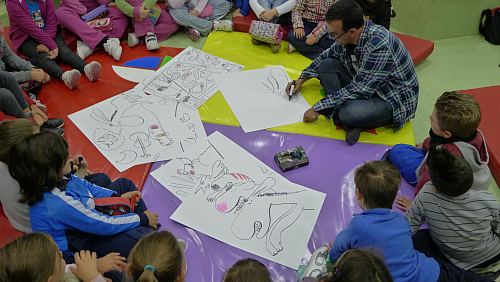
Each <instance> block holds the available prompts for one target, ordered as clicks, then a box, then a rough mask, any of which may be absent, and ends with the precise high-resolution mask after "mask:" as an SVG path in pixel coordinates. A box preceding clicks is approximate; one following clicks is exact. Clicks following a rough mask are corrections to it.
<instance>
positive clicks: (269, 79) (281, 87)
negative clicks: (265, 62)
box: [262, 68, 299, 102]
mask: <svg viewBox="0 0 500 282" xmlns="http://www.w3.org/2000/svg"><path fill="white" fill-rule="evenodd" d="M288 79H289V78H288V74H287V73H286V72H285V70H284V69H283V68H270V69H269V74H268V75H267V76H266V81H265V82H262V84H263V85H264V86H265V87H266V88H267V89H269V91H271V92H272V93H273V94H275V95H278V96H280V97H283V99H285V100H286V101H290V102H296V101H298V100H299V98H298V96H297V95H294V96H292V97H291V98H290V99H289V98H288V96H287V95H285V89H286V86H287V84H288V82H289V80H288Z"/></svg>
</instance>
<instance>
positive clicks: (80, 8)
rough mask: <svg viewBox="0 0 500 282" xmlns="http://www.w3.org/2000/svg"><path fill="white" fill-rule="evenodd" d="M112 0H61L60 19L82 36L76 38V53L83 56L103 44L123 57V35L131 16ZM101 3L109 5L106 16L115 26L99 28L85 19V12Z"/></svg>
mask: <svg viewBox="0 0 500 282" xmlns="http://www.w3.org/2000/svg"><path fill="white" fill-rule="evenodd" d="M110 3H111V1H110V0H62V1H61V4H60V5H59V8H58V9H57V10H56V15H57V22H58V23H59V24H60V25H61V26H63V27H64V28H66V29H67V30H69V31H71V32H72V33H74V34H76V35H77V36H78V37H79V38H80V40H79V41H77V42H76V46H77V48H76V54H77V55H78V56H79V57H80V58H81V59H82V60H84V59H85V58H87V57H88V56H90V55H91V54H92V53H93V52H94V50H95V49H96V48H98V47H100V46H102V47H104V50H105V51H106V53H108V54H109V55H110V56H112V57H113V59H115V60H116V61H118V60H120V58H121V55H122V47H121V46H120V38H121V37H123V35H124V34H125V31H126V30H127V26H128V19H127V16H125V15H124V14H123V13H122V12H121V11H120V10H119V9H117V8H116V7H115V6H109V4H110ZM99 5H106V6H108V7H107V9H108V14H107V15H106V18H109V19H110V20H111V24H112V26H113V28H112V29H110V30H98V29H94V28H92V27H91V26H89V25H88V24H87V23H86V22H85V21H83V20H82V18H81V16H82V15H85V14H87V13H89V12H91V11H92V10H94V9H95V8H97V7H99Z"/></svg>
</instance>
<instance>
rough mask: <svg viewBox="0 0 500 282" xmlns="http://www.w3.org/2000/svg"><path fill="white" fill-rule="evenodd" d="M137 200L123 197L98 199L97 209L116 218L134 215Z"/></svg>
mask: <svg viewBox="0 0 500 282" xmlns="http://www.w3.org/2000/svg"><path fill="white" fill-rule="evenodd" d="M135 202H136V199H132V200H130V199H128V198H122V197H109V198H96V199H94V203H95V209H96V210H97V211H98V212H100V213H102V214H105V215H109V216H115V215H124V214H128V213H133V212H134V209H135Z"/></svg>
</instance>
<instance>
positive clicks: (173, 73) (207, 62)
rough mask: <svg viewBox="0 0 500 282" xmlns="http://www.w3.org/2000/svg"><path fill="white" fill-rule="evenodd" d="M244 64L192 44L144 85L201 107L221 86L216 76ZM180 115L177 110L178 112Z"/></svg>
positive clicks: (152, 91) (150, 91)
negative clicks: (196, 47) (220, 56)
mask: <svg viewBox="0 0 500 282" xmlns="http://www.w3.org/2000/svg"><path fill="white" fill-rule="evenodd" d="M241 69H243V66H241V65H238V64H235V63H231V62H228V61H225V60H223V59H220V58H218V57H215V56H213V55H210V54H207V53H205V52H203V51H200V50H198V49H195V48H192V47H188V48H186V49H184V51H182V52H181V53H180V54H179V55H177V56H176V57H175V58H174V59H173V60H172V61H171V62H169V64H168V65H166V66H165V67H164V68H162V69H160V71H159V72H157V73H156V75H155V76H154V77H152V78H150V79H147V80H145V81H144V82H142V83H141V84H140V85H141V86H142V87H143V88H144V89H143V90H144V92H146V93H148V94H149V95H156V96H160V97H162V98H163V99H168V100H172V101H176V102H177V103H182V104H184V105H185V106H187V107H188V108H191V109H198V107H199V106H201V105H202V104H203V103H204V102H205V101H206V100H208V98H210V96H211V95H212V94H214V92H215V91H216V89H217V86H216V84H215V80H214V79H215V77H216V76H218V75H221V74H228V73H231V72H235V71H239V70H241ZM175 116H176V117H177V111H176V115H175Z"/></svg>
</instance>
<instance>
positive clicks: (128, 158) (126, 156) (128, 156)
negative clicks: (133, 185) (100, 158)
mask: <svg viewBox="0 0 500 282" xmlns="http://www.w3.org/2000/svg"><path fill="white" fill-rule="evenodd" d="M120 154H121V156H122V158H121V159H120V160H116V163H117V164H130V163H132V162H134V161H135V160H136V159H137V153H136V152H135V151H132V150H125V151H121V152H120Z"/></svg>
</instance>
